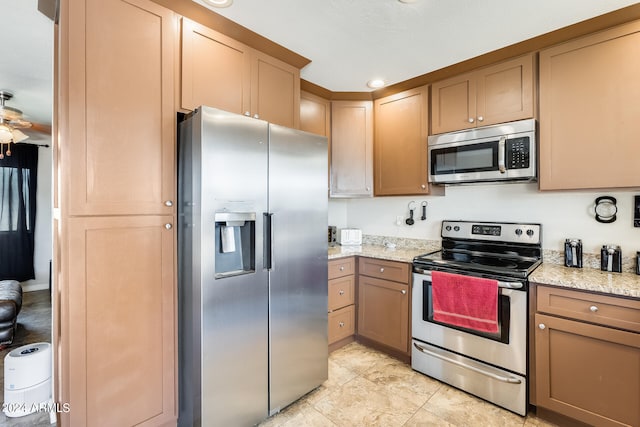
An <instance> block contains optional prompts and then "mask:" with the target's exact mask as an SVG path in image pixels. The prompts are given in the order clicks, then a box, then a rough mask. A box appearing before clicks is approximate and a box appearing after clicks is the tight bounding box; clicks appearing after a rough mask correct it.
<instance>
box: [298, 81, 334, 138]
mask: <svg viewBox="0 0 640 427" xmlns="http://www.w3.org/2000/svg"><path fill="white" fill-rule="evenodd" d="M300 130H303V131H305V132H311V133H315V134H316V135H322V136H326V137H329V136H330V135H331V102H330V101H328V100H326V99H324V98H320V97H319V96H316V95H313V94H311V93H308V92H300Z"/></svg>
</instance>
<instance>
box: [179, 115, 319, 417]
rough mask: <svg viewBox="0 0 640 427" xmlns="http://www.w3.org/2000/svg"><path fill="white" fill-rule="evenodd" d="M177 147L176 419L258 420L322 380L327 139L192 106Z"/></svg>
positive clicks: (256, 120) (184, 122)
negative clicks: (177, 317)
mask: <svg viewBox="0 0 640 427" xmlns="http://www.w3.org/2000/svg"><path fill="white" fill-rule="evenodd" d="M178 157H179V168H178V170H179V176H178V195H179V197H178V200H179V209H178V213H179V221H178V223H179V229H178V244H179V249H178V258H179V259H178V265H179V278H178V290H179V291H178V292H179V295H178V299H179V367H180V368H179V382H180V384H179V386H180V387H179V393H180V398H179V399H180V410H179V411H180V412H179V425H181V426H189V427H190V426H199V425H203V426H225V427H226V426H250V425H254V424H257V423H259V422H260V421H262V420H263V419H265V418H267V417H268V416H269V415H270V414H274V413H276V412H278V411H279V410H280V409H282V408H284V407H285V406H287V405H288V404H290V403H292V402H293V401H295V400H297V399H298V398H299V397H300V396H302V395H304V394H306V393H307V392H309V391H311V390H313V389H314V388H316V387H317V386H319V385H320V384H321V383H322V382H324V381H325V380H326V379H327V238H326V232H327V231H326V230H327V141H326V138H324V137H321V136H317V135H312V134H309V133H305V132H301V131H298V130H294V129H289V128H285V127H282V126H278V125H274V124H270V123H267V122H265V121H263V120H258V119H253V118H250V117H245V116H242V115H237V114H232V113H228V112H225V111H221V110H217V109H214V108H210V107H200V108H198V109H197V110H196V111H195V112H194V113H193V114H192V115H191V116H189V117H188V118H187V119H186V120H185V121H183V122H182V123H181V124H180V140H179V153H178Z"/></svg>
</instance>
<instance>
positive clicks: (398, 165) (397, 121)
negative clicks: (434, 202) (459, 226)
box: [373, 86, 429, 196]
mask: <svg viewBox="0 0 640 427" xmlns="http://www.w3.org/2000/svg"><path fill="white" fill-rule="evenodd" d="M428 95H429V92H428V87H427V86H422V87H418V88H415V89H411V90H407V91H405V92H401V93H397V94H395V95H392V96H388V97H386V98H380V99H377V100H376V101H375V103H374V116H375V137H374V174H373V175H374V183H375V184H374V192H375V195H376V196H390V195H403V194H404V195H411V194H428V193H429V184H428V181H427V134H428V130H427V122H428V120H429V114H428Z"/></svg>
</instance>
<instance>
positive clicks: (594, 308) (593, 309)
mask: <svg viewBox="0 0 640 427" xmlns="http://www.w3.org/2000/svg"><path fill="white" fill-rule="evenodd" d="M589 310H591V312H592V313H597V312H598V307H597V306H595V305H592V306H591V307H589Z"/></svg>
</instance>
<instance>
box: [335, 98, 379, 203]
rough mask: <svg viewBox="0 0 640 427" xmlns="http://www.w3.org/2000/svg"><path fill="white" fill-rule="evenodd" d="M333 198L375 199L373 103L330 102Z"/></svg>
mask: <svg viewBox="0 0 640 427" xmlns="http://www.w3.org/2000/svg"><path fill="white" fill-rule="evenodd" d="M331 136H332V141H331V188H330V193H329V195H330V196H331V197H371V196H373V103H372V102H371V101H332V102H331Z"/></svg>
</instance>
